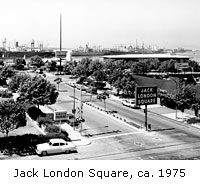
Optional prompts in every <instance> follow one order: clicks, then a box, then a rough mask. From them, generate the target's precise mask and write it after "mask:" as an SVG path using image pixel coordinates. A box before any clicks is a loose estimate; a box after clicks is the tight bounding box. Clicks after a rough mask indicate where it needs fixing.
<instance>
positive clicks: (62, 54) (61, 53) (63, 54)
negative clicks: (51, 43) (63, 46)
mask: <svg viewBox="0 0 200 187" xmlns="http://www.w3.org/2000/svg"><path fill="white" fill-rule="evenodd" d="M66 54H67V51H56V57H57V58H66Z"/></svg>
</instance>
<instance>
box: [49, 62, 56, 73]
mask: <svg viewBox="0 0 200 187" xmlns="http://www.w3.org/2000/svg"><path fill="white" fill-rule="evenodd" d="M47 68H48V69H49V71H56V70H57V63H56V61H50V62H48V64H47Z"/></svg>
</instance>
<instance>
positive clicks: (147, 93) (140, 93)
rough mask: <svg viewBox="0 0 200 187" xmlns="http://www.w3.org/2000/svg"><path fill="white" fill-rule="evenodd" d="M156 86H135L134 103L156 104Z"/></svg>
mask: <svg viewBox="0 0 200 187" xmlns="http://www.w3.org/2000/svg"><path fill="white" fill-rule="evenodd" d="M157 89H158V88H157V86H148V87H147V86H137V87H136V94H135V99H136V105H153V104H157Z"/></svg>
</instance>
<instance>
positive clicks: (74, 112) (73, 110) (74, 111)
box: [72, 83, 76, 130]
mask: <svg viewBox="0 0 200 187" xmlns="http://www.w3.org/2000/svg"><path fill="white" fill-rule="evenodd" d="M73 87H74V100H73V109H72V114H73V115H74V124H73V129H74V130H75V122H76V115H75V114H76V109H75V83H74V86H73Z"/></svg>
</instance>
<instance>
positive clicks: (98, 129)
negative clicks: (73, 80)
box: [19, 76, 200, 160]
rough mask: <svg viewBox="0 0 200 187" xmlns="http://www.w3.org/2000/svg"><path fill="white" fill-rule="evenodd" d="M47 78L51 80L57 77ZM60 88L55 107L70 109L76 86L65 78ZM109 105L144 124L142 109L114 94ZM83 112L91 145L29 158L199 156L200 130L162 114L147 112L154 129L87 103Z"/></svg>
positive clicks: (77, 96) (110, 107) (84, 125)
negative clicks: (63, 152)
mask: <svg viewBox="0 0 200 187" xmlns="http://www.w3.org/2000/svg"><path fill="white" fill-rule="evenodd" d="M47 78H48V79H49V80H51V81H52V80H53V79H54V78H55V77H53V76H52V77H47ZM60 89H61V90H62V92H60V95H59V98H58V102H57V103H56V104H55V105H53V106H52V107H59V109H67V110H68V111H69V112H70V111H71V109H72V105H73V88H72V87H70V86H69V85H67V84H66V83H65V82H64V83H62V84H60ZM63 90H64V91H63ZM75 93H76V96H75V98H77V99H76V107H77V106H80V103H79V99H80V91H78V90H77V89H76V92H75ZM88 99H90V96H89V95H88V96H84V97H83V101H86V100H88ZM90 103H92V104H93V105H95V106H99V107H102V108H103V107H104V104H103V103H102V102H101V101H99V100H97V99H96V98H95V97H94V96H93V97H92V101H90ZM106 108H107V110H115V111H117V114H116V115H119V116H122V117H123V118H125V119H127V120H128V121H130V122H133V123H135V124H138V125H141V126H142V125H143V124H144V112H143V110H135V109H130V108H128V107H125V106H123V105H122V104H121V103H120V102H119V101H116V100H114V99H111V98H110V99H107V101H106ZM77 115H78V114H77ZM83 116H84V118H85V119H86V123H85V124H83V132H82V134H83V135H85V136H87V137H88V138H89V139H91V141H92V144H91V145H89V146H85V147H79V148H78V153H74V154H68V155H65V154H61V155H51V156H48V157H38V156H37V155H34V156H29V157H27V158H26V159H48V160H49V159H61V160H62V159H87V160H92V159H94V160H101V159H102V160H105V159H106V160H111V159H128V160H136V159H145V160H149V159H154V160H158V159H167V160H169V159H199V158H200V132H199V131H198V130H194V129H193V128H190V127H188V126H186V125H185V126H183V125H180V124H179V123H176V122H174V121H172V120H169V119H167V118H164V117H161V116H159V115H155V114H152V113H148V123H151V124H152V131H151V132H147V131H145V130H144V129H143V128H137V126H135V125H129V124H127V123H125V122H124V121H123V120H120V119H117V118H115V117H113V116H112V115H110V114H107V113H105V112H103V111H100V110H97V109H94V108H93V107H91V106H89V105H86V104H85V103H84V105H83ZM19 159H21V158H19ZM22 159H24V158H22Z"/></svg>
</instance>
